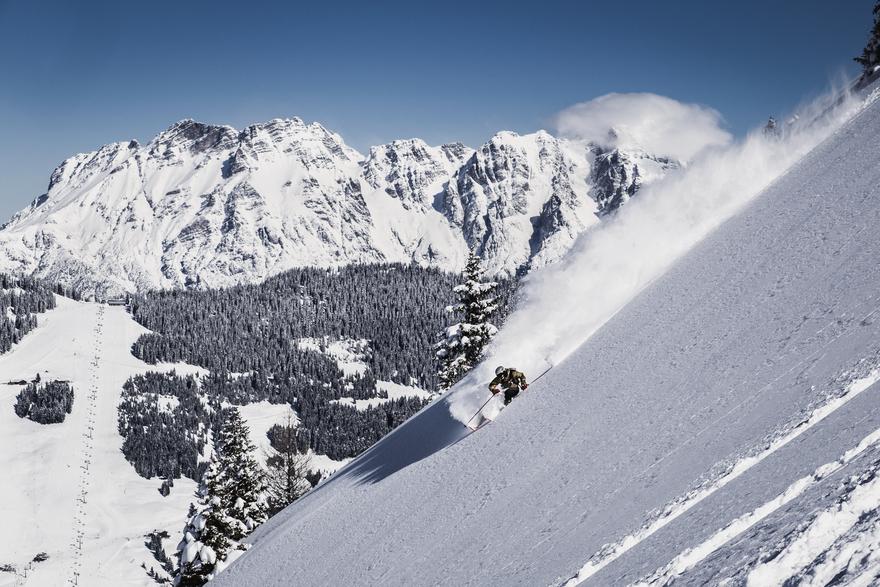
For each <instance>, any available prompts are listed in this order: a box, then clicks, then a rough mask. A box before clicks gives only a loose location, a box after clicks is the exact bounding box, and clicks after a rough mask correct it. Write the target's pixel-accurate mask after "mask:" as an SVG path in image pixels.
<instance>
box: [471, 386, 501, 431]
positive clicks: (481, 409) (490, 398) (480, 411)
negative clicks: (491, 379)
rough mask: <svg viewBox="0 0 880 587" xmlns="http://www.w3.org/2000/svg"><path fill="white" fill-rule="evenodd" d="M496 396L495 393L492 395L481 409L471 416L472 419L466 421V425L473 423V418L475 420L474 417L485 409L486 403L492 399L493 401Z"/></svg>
mask: <svg viewBox="0 0 880 587" xmlns="http://www.w3.org/2000/svg"><path fill="white" fill-rule="evenodd" d="M494 397H495V394H494V393H493V394H492V396H491V397H490V398H489V399H487V400H486V402H485V403H484V404H483V405H482V406H480V409H479V410H477V413H476V414H474V415H473V416H471V419H470V420H468V421H467V422H465V423H464V425H465V426H468V424H470V423H471V420H473V419H474V418H476V417H477V416H478V415H479V414H480V412H482V411H483V408H485V407H486V404H488V403H489V402H490V401H492V399H493V398H494ZM468 427H469V426H468Z"/></svg>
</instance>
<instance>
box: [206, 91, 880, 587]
mask: <svg viewBox="0 0 880 587" xmlns="http://www.w3.org/2000/svg"><path fill="white" fill-rule="evenodd" d="M876 97H877V92H876V90H875V89H874V88H872V87H869V88H867V89H865V90H862V91H860V92H858V93H857V94H855V95H854V96H851V97H849V98H844V99H841V100H838V101H836V102H835V106H834V107H833V108H831V109H827V108H823V107H819V108H817V109H816V110H815V112H818V114H817V115H816V116H813V117H806V116H801V118H800V120H801V121H805V120H807V121H808V122H803V123H800V124H801V128H797V125H795V127H794V128H792V129H790V136H785V137H783V138H782V139H780V140H778V141H777V140H775V139H766V138H762V137H760V136H752V137H749V138H748V139H746V140H744V141H743V142H741V143H740V144H737V145H734V146H732V147H730V148H728V149H726V150H722V151H719V152H715V153H709V154H707V155H706V156H705V157H703V159H702V160H701V161H697V162H695V163H694V164H693V166H692V167H691V168H690V169H688V170H687V171H686V172H685V173H684V174H683V175H682V177H681V178H680V179H678V180H675V179H672V180H671V181H664V182H661V183H662V184H663V185H658V186H657V187H656V189H654V190H651V191H647V190H646V192H645V193H644V194H641V195H640V198H638V199H635V200H633V202H630V203H629V204H628V206H627V207H626V208H624V209H623V210H622V211H621V213H620V216H619V218H617V219H616V221H615V222H614V223H609V225H608V228H607V229H606V228H602V229H600V230H598V231H595V232H593V233H591V234H588V235H586V237H583V238H582V239H581V242H579V243H578V244H577V245H576V246H575V248H574V249H573V251H572V252H571V253H570V254H569V256H568V258H567V259H566V260H564V261H563V262H562V263H561V264H560V265H559V266H557V267H555V268H550V269H547V270H544V271H541V272H539V273H537V274H535V275H534V276H532V277H531V278H530V280H529V284H527V286H526V293H525V296H524V298H523V299H522V300H521V305H520V307H519V310H518V311H517V312H516V313H515V314H513V315H512V316H511V317H510V319H509V320H508V322H507V324H506V325H505V327H504V328H503V329H502V332H501V334H500V335H499V338H498V339H497V340H496V343H495V344H494V346H493V347H492V349H491V352H492V356H491V358H490V359H489V360H488V361H487V362H486V363H485V364H484V365H482V366H481V367H480V368H478V369H477V370H475V372H474V373H473V374H472V375H471V376H469V377H468V378H466V379H465V380H464V381H462V382H461V383H460V384H459V385H458V386H456V387H455V388H453V390H451V391H450V392H449V393H448V394H447V395H445V396H444V397H443V398H441V399H440V400H438V401H436V402H435V403H434V404H432V405H431V406H429V407H428V408H426V409H425V410H423V411H422V412H420V413H419V414H418V415H417V416H415V417H414V418H412V419H411V420H409V421H408V422H406V423H405V424H404V425H402V426H401V427H400V428H398V429H397V430H396V431H395V432H393V433H392V434H390V435H389V436H387V437H386V438H384V439H383V440H382V441H380V442H379V443H377V444H376V445H375V446H374V447H373V448H372V449H370V450H369V451H367V452H366V453H365V454H363V455H362V456H361V457H359V458H358V459H355V460H354V461H353V462H352V463H350V464H349V465H348V466H347V467H346V468H344V469H342V470H341V471H340V472H338V473H337V474H336V475H335V476H334V477H333V478H332V479H330V480H329V481H328V482H326V483H324V484H323V485H322V486H320V487H319V488H317V490H315V491H313V492H311V493H310V494H309V495H307V496H306V497H305V498H303V499H301V500H300V501H298V502H297V503H295V504H293V505H292V506H291V507H289V508H288V509H287V510H285V511H284V512H282V513H281V514H279V515H278V516H276V517H275V518H273V519H271V520H270V521H269V522H267V523H266V524H265V525H263V526H262V527H261V528H259V529H258V530H257V531H256V532H255V533H254V535H253V536H252V537H251V542H252V543H253V546H252V548H251V549H250V550H249V551H248V552H247V553H245V554H244V555H243V556H242V557H241V558H239V559H238V560H237V561H236V562H235V563H233V564H232V565H231V566H230V567H229V568H228V569H227V570H226V571H224V572H223V573H221V574H220V576H219V577H218V578H217V579H216V580H215V583H216V584H217V585H218V586H237V587H251V586H259V587H267V586H270V585H290V584H297V585H578V584H583V585H603V586H604V585H629V584H642V585H667V584H670V583H672V582H674V583H675V584H676V585H704V584H724V585H746V584H747V585H758V586H764V585H782V584H784V583H786V581H788V580H790V579H792V578H794V579H796V580H797V581H798V582H799V584H807V585H825V584H828V583H829V581H831V580H832V578H833V579H834V581H835V583H834V584H835V585H871V584H876V583H877V581H878V580H880V579H878V576H880V560H878V559H880V555H878V554H877V552H878V550H877V548H878V546H880V515H878V508H880V482H878V481H877V477H876V472H877V469H878V468H880V385H878V384H877V381H878V379H880V265H878V259H880V231H878V230H877V226H878V222H880V187H878V186H880V149H878V147H877V139H876V137H877V136H878V135H880V105H878V104H877V103H876V102H875V99H876ZM664 196H666V197H664ZM698 196H699V197H698ZM673 197H674V199H672V198H673ZM649 221H650V222H653V224H648V223H649ZM621 237H625V238H621ZM603 253H605V254H603ZM498 363H504V364H505V365H509V366H515V367H517V368H519V369H521V370H525V371H526V372H527V373H528V374H529V375H532V376H534V375H536V374H538V373H539V372H540V371H542V370H543V369H544V368H545V366H546V365H547V364H555V367H554V368H553V369H552V370H551V371H550V372H549V373H547V375H546V376H545V377H543V378H542V379H541V380H540V381H538V382H536V383H535V384H534V385H533V386H531V387H530V388H529V390H528V391H527V392H525V393H524V394H523V395H522V396H521V397H520V398H518V399H517V400H516V401H514V402H513V403H512V404H511V405H510V407H508V408H507V409H505V410H504V411H503V412H501V413H500V414H493V416H495V417H496V421H495V422H494V423H491V424H489V425H487V426H485V427H483V428H481V429H480V430H478V431H477V432H473V433H471V432H470V431H469V430H468V429H466V428H465V427H464V426H463V422H464V421H466V420H467V418H468V417H469V416H470V415H471V414H472V413H473V411H474V410H475V409H476V407H478V406H479V405H480V403H482V401H484V400H485V398H486V397H487V396H486V394H487V391H486V389H485V383H486V381H488V379H489V378H490V371H491V369H493V368H494V366H495V364H498Z"/></svg>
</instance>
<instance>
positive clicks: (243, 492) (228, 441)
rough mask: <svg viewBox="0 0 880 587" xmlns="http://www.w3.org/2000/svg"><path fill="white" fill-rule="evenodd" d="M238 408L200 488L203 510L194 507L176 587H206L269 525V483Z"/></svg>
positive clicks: (226, 422)
mask: <svg viewBox="0 0 880 587" xmlns="http://www.w3.org/2000/svg"><path fill="white" fill-rule="evenodd" d="M248 435H249V430H248V427H247V425H246V424H245V423H244V420H243V419H242V417H241V414H239V413H238V410H236V409H234V408H233V409H231V410H226V411H225V412H224V419H223V424H222V426H221V428H220V431H219V432H218V434H217V438H216V441H215V442H216V446H215V451H214V455H213V456H212V458H211V463H210V464H209V465H208V469H207V470H206V471H205V476H204V478H203V480H202V484H201V487H200V488H199V504H200V506H201V507H200V509H199V510H196V508H195V507H194V506H192V505H191V506H190V512H189V516H188V520H187V523H186V527H185V528H184V531H183V540H182V541H181V542H180V544H179V545H178V546H177V560H178V566H177V572H176V574H175V578H174V584H175V585H180V586H184V587H188V586H191V585H203V584H204V583H206V582H207V581H209V580H211V579H212V578H213V577H214V575H215V574H216V572H217V571H218V570H219V569H218V568H217V564H218V563H220V562H223V561H225V560H226V559H227V557H228V556H229V552H230V551H231V550H233V549H239V550H243V549H244V546H243V545H241V544H240V541H241V540H242V539H243V538H244V537H245V536H246V535H247V534H248V533H249V532H251V531H252V530H253V529H254V528H256V527H257V526H258V525H260V524H262V523H263V522H265V521H266V505H265V493H266V485H265V478H264V475H263V471H262V469H261V468H260V465H259V463H257V461H256V459H255V458H254V456H253V452H254V450H255V447H254V445H253V444H252V443H251V442H250V439H249V436H248Z"/></svg>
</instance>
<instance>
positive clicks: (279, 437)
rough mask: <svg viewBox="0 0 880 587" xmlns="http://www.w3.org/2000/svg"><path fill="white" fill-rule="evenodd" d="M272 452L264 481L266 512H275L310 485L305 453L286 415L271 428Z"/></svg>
mask: <svg viewBox="0 0 880 587" xmlns="http://www.w3.org/2000/svg"><path fill="white" fill-rule="evenodd" d="M272 432H273V434H272V447H273V448H274V449H275V451H274V453H273V454H271V455H269V457H268V458H267V459H266V468H267V472H266V485H267V489H268V501H269V515H272V516H274V515H275V514H277V513H278V512H280V511H281V510H283V509H284V508H286V507H287V506H289V505H290V504H292V503H293V502H294V501H296V500H297V499H299V498H300V497H302V496H303V494H304V493H305V492H306V491H308V490H309V489H311V487H312V485H311V483H310V482H309V480H308V479H309V477H310V475H309V473H310V471H309V466H310V464H311V460H310V459H309V456H308V454H307V453H301V452H299V450H298V448H297V440H296V428H295V427H294V425H293V422H292V421H291V418H290V417H288V419H287V424H286V425H285V426H282V427H278V428H275V429H273V431H272Z"/></svg>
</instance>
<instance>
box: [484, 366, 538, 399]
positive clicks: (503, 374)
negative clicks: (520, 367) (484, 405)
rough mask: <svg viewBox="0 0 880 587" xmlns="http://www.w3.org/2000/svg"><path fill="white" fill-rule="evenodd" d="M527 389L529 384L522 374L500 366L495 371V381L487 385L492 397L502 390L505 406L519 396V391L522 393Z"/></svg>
mask: <svg viewBox="0 0 880 587" xmlns="http://www.w3.org/2000/svg"><path fill="white" fill-rule="evenodd" d="M528 387H529V384H528V383H527V382H526V376H525V375H524V374H523V373H520V372H519V371H517V370H516V369H512V368H505V367H502V366H500V365H499V366H498V368H497V369H495V379H493V380H492V381H491V382H490V383H489V391H491V392H492V395H496V394H497V393H499V392H500V391H501V390H502V389H503V390H504V405H505V406H506V405H507V404H509V403H510V402H511V401H513V398H515V397H516V396H517V395H519V392H520V390H523V391H524V390H526V389H528Z"/></svg>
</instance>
